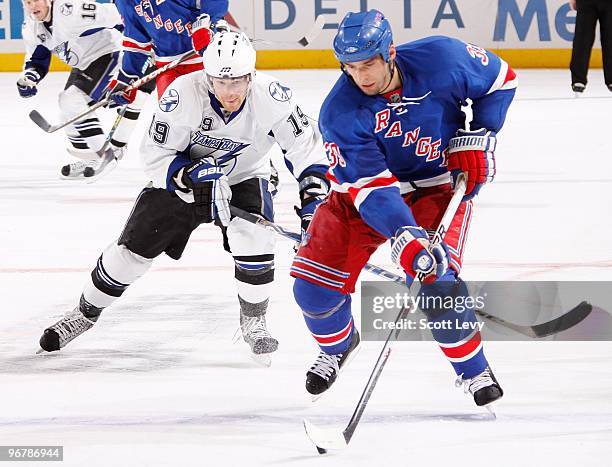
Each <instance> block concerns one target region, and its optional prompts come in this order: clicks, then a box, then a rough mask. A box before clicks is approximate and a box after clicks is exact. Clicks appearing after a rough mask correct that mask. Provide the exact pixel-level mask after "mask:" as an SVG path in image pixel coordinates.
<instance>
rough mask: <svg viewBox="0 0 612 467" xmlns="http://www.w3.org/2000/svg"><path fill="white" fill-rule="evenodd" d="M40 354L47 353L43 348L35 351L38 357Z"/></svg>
mask: <svg viewBox="0 0 612 467" xmlns="http://www.w3.org/2000/svg"><path fill="white" fill-rule="evenodd" d="M42 353H47V351H46V350H45V349H43V348H39V349H38V350H37V351H36V355H40V354H42Z"/></svg>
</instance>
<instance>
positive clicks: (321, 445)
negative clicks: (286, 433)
mask: <svg viewBox="0 0 612 467" xmlns="http://www.w3.org/2000/svg"><path fill="white" fill-rule="evenodd" d="M465 190H466V180H465V177H464V176H463V175H461V176H460V177H459V179H458V180H457V184H456V187H455V193H454V194H453V197H452V198H451V200H450V202H449V203H448V206H447V208H446V211H445V212H444V215H443V216H442V220H441V221H440V225H439V226H438V228H437V229H436V232H435V234H434V236H433V238H432V239H431V243H432V244H433V245H435V244H436V243H439V242H441V241H442V240H444V237H445V236H446V232H447V231H448V228H449V226H450V224H451V222H452V220H453V217H455V213H456V212H457V209H458V208H459V204H461V200H462V198H463V195H464V194H465ZM422 279H423V276H422V274H419V275H418V276H417V280H418V281H419V282H420V281H422ZM413 284H414V282H413ZM411 286H412V284H410V286H408V289H410V287H411ZM409 311H410V310H409V308H407V307H405V308H402V310H401V311H400V312H399V313H398V315H397V318H395V323H396V324H397V323H399V322H400V321H401V320H402V319H403V317H404V316H405V315H406V314H407V313H408V312H409ZM399 331H400V329H399V327H397V329H395V328H394V329H392V330H391V331H390V332H389V334H388V336H387V339H386V340H385V343H384V344H383V347H382V349H381V350H380V354H379V355H378V358H377V359H376V364H375V365H374V368H373V369H372V372H371V373H370V377H369V378H368V382H367V383H366V385H365V387H364V388H363V392H362V393H361V397H360V398H359V402H357V406H356V407H355V410H354V412H353V415H352V416H351V419H350V420H349V422H348V424H347V425H346V428H344V430H342V432H341V433H340V432H338V431H335V430H334V431H328V430H324V429H322V428H319V427H317V426H315V425H313V424H312V423H310V422H309V421H308V420H306V419H304V429H305V430H306V434H307V435H308V437H309V438H310V440H311V441H312V442H313V443H314V445H315V446H316V448H317V452H318V453H319V454H325V453H326V452H327V450H328V449H342V448H344V447H346V446H347V445H348V443H349V442H350V441H351V438H352V437H353V435H354V434H355V429H356V428H357V425H358V424H359V421H360V420H361V416H362V415H363V412H364V411H365V408H366V406H367V404H368V401H369V400H370V396H371V395H372V392H374V388H375V387H376V383H377V382H378V379H379V378H380V375H381V374H382V371H383V368H384V367H385V364H386V363H387V360H389V355H390V354H391V339H392V338H393V337H395V339H397V336H398V335H399Z"/></svg>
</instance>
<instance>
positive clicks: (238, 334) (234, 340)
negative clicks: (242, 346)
mask: <svg viewBox="0 0 612 467" xmlns="http://www.w3.org/2000/svg"><path fill="white" fill-rule="evenodd" d="M241 338H242V331H241V330H240V326H238V328H236V332H235V333H234V337H232V344H237V343H238V341H239V340H240V339H241Z"/></svg>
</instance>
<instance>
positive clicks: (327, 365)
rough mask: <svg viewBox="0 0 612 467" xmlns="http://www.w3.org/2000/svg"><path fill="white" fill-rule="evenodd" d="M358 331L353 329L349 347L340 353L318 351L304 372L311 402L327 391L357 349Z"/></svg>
mask: <svg viewBox="0 0 612 467" xmlns="http://www.w3.org/2000/svg"><path fill="white" fill-rule="evenodd" d="M360 342H361V339H360V337H359V331H357V329H355V330H354V331H353V336H352V338H351V343H350V345H349V348H348V349H347V350H346V351H345V352H343V353H340V354H327V353H325V352H319V355H318V356H317V359H316V360H315V362H314V363H313V364H312V366H311V367H310V370H308V372H307V373H306V391H308V392H309V393H310V394H311V395H312V400H313V402H314V401H316V400H317V399H318V398H319V397H321V395H322V394H323V393H324V392H325V391H327V390H328V389H329V388H330V387H331V386H332V384H334V382H335V381H336V379H337V378H338V375H339V374H340V372H341V371H342V369H343V368H344V366H345V365H346V364H347V363H348V362H349V361H351V360H352V358H353V357H354V356H355V355H357V352H358V351H359V343H360Z"/></svg>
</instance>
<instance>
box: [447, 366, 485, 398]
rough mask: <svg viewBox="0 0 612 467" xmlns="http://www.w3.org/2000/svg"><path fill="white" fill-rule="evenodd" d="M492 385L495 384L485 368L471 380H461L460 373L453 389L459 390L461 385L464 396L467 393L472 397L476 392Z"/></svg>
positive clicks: (461, 375)
mask: <svg viewBox="0 0 612 467" xmlns="http://www.w3.org/2000/svg"><path fill="white" fill-rule="evenodd" d="M493 384H495V381H493V378H492V377H491V373H490V371H489V368H486V369H485V370H484V371H483V372H482V373H480V374H479V375H476V376H474V377H473V378H467V379H463V373H461V374H460V375H459V376H458V377H457V379H456V380H455V387H458V388H459V387H461V385H464V388H463V392H465V393H466V394H467V393H468V392H469V393H470V394H472V395H474V393H475V392H476V391H478V390H480V389H482V388H486V387H487V386H491V385H493Z"/></svg>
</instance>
